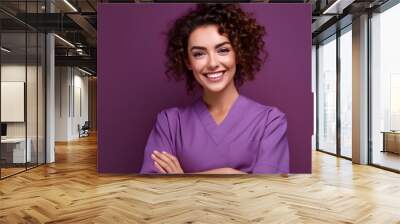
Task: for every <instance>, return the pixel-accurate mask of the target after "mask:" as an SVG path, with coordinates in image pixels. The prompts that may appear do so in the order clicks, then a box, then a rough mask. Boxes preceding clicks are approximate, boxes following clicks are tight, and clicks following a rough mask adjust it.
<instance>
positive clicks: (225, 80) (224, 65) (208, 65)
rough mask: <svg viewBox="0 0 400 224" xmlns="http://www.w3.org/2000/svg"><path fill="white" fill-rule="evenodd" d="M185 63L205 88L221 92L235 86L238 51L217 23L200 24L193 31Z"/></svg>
mask: <svg viewBox="0 0 400 224" xmlns="http://www.w3.org/2000/svg"><path fill="white" fill-rule="evenodd" d="M186 64H187V67H188V68H189V69H190V70H192V71H193V75H194V77H195V79H196V80H197V82H198V83H199V84H200V85H201V86H202V87H203V89H204V90H205V91H211V92H220V91H222V90H224V89H225V88H226V87H227V86H229V85H233V78H234V75H235V72H236V59H235V52H234V50H233V47H232V45H231V43H230V41H229V39H228V38H227V37H226V36H224V35H220V34H219V33H218V26H216V25H206V26H201V27H198V28H196V29H195V30H194V31H193V32H192V33H191V34H190V36H189V41H188V61H187V63H186Z"/></svg>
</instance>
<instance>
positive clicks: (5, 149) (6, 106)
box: [0, 32, 31, 177]
mask: <svg viewBox="0 0 400 224" xmlns="http://www.w3.org/2000/svg"><path fill="white" fill-rule="evenodd" d="M25 38H26V35H25V33H22V32H21V33H2V34H1V45H2V47H3V48H4V47H6V48H7V49H9V51H8V52H6V51H2V52H1V87H0V88H1V123H2V124H3V125H6V133H5V134H4V135H3V137H2V140H1V161H2V162H1V175H2V177H5V176H9V175H12V174H15V173H18V172H21V171H23V170H25V165H26V164H25V163H26V162H27V161H28V162H29V161H30V159H31V151H30V147H29V144H28V145H27V144H26V139H25V138H26V120H25V91H26V79H25V77H26V52H25V49H26V48H25V47H26V44H25ZM27 149H28V150H27Z"/></svg>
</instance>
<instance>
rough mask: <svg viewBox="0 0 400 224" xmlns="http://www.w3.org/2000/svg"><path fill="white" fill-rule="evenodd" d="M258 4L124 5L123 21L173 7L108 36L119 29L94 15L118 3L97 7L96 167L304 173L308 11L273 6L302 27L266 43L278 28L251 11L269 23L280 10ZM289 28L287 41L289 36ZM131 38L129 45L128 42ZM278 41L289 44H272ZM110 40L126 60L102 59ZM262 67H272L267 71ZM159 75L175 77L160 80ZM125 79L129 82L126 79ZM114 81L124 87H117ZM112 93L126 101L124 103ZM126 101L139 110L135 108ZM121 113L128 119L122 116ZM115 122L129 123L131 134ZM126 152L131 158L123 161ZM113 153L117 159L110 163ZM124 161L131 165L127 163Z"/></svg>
mask: <svg viewBox="0 0 400 224" xmlns="http://www.w3.org/2000/svg"><path fill="white" fill-rule="evenodd" d="M122 5H123V4H122ZM135 5H136V4H135ZM259 5H260V8H261V9H260V8H257V7H254V4H251V5H247V6H246V4H241V5H238V4H197V5H195V4H168V5H162V4H151V5H148V4H147V5H146V4H139V6H136V7H135V6H133V5H129V6H130V7H131V8H135V10H133V11H134V12H135V13H134V14H133V15H132V11H130V14H131V15H130V16H131V17H132V18H130V21H143V18H144V17H146V16H145V15H146V14H147V15H148V14H156V13H155V12H156V11H158V10H159V9H160V8H165V7H170V8H169V9H173V8H175V9H176V8H178V9H179V10H177V12H176V13H175V15H176V17H175V18H174V19H172V20H171V18H172V17H169V19H166V17H168V16H164V18H159V19H154V20H153V21H152V24H151V25H150V26H149V25H148V24H147V26H146V24H143V22H142V23H141V24H139V22H134V23H135V25H136V27H135V31H136V32H134V34H133V35H118V33H121V32H122V30H118V29H117V28H115V27H113V26H112V23H111V21H109V19H104V18H110V17H109V16H112V15H111V14H112V13H111V12H112V11H113V10H112V9H114V10H115V9H116V8H118V7H119V6H117V5H114V4H105V5H100V10H99V15H100V17H99V25H100V27H99V33H100V35H99V58H100V59H99V65H98V66H99V70H100V71H102V72H99V74H100V75H99V78H98V88H99V89H98V91H99V94H98V97H99V99H98V101H99V102H101V103H99V109H100V110H99V124H102V125H100V127H101V126H102V127H103V128H100V130H99V134H98V136H99V141H98V142H99V160H98V161H99V164H98V167H99V171H100V172H112V173H116V172H118V173H121V172H123V173H124V172H140V173H141V174H184V173H185V174H276V173H309V172H311V155H310V152H311V134H312V95H311V94H310V90H311V74H310V73H311V69H310V65H311V61H310V58H311V57H309V58H308V56H310V55H311V54H310V51H311V31H310V25H309V22H310V21H307V19H310V18H311V17H310V16H309V15H307V13H310V15H311V10H310V7H309V5H304V4H294V5H297V8H296V7H293V6H289V5H280V4H278V6H279V7H280V9H281V10H280V11H281V13H282V10H283V12H285V10H286V11H287V13H288V14H289V13H290V14H291V15H292V16H293V21H296V23H297V24H295V25H297V26H298V25H303V27H294V26H295V25H293V24H286V25H283V26H282V29H284V30H283V31H280V32H282V33H281V34H280V35H282V34H289V36H285V37H286V38H281V39H277V38H274V39H273V40H271V39H270V40H268V38H267V37H269V36H273V35H272V34H273V32H276V31H278V30H279V29H278V28H275V27H274V26H271V25H268V24H266V21H270V20H265V18H264V19H263V17H261V19H260V15H262V13H260V12H267V11H268V12H269V14H270V15H269V16H270V17H271V18H272V17H274V18H276V19H279V18H285V17H283V15H285V13H283V15H280V14H279V13H274V11H273V10H272V8H274V7H275V9H277V7H276V6H272V5H267V4H259ZM291 5H292V4H291ZM120 6H121V5H120ZM124 7H125V9H124V10H123V9H122V8H120V9H119V11H118V16H117V14H114V15H115V16H116V17H120V19H121V20H122V18H123V19H124V20H126V19H127V18H128V12H129V10H128V11H126V5H124ZM246 7H247V10H245V8H246ZM248 8H252V9H253V10H249V9H248ZM139 9H140V10H139ZM265 9H268V10H265ZM166 10H167V11H170V12H171V11H173V10H168V9H166ZM278 11H279V10H278ZM115 12H116V11H115ZM110 13H111V14H110ZM107 14H108V17H106V15H107ZM267 14H268V13H267ZM271 14H272V15H271ZM159 16H160V17H163V16H162V15H160V14H159ZM139 18H141V19H142V20H140V19H139ZM148 18H149V17H148ZM287 18H288V17H287V15H286V20H288V19H287ZM299 18H301V19H299ZM138 19H139V20H138ZM165 20H167V21H169V22H170V23H169V26H165V22H163V21H165ZM298 21H301V22H300V23H299V22H298ZM289 22H290V21H289ZM163 23H164V25H162V24H163ZM267 28H268V29H267ZM285 28H286V29H285ZM304 29H305V30H304ZM144 30H145V31H147V33H146V34H143V33H145V32H143V31H144ZM157 30H158V31H157ZM160 30H162V32H160ZM300 30H301V31H300ZM266 31H267V32H266ZM308 31H310V32H309V33H307V32H308ZM110 32H112V33H113V36H114V37H113V38H114V39H115V37H118V38H119V40H118V41H114V42H113V46H112V47H111V46H110V44H109V41H108V40H110V39H112V38H111V35H108V34H109V33H110ZM125 32H126V31H125ZM157 32H160V33H163V35H162V36H161V37H162V39H161V40H157V41H154V42H152V41H151V38H150V40H149V39H147V42H144V41H141V40H140V39H141V36H143V40H144V39H146V38H145V36H146V35H147V37H151V36H152V35H150V34H149V33H157ZM106 33H107V34H106ZM266 33H267V34H266ZM294 33H296V34H297V39H296V38H293V35H292V36H290V34H294ZM102 34H104V35H102ZM133 36H134V37H135V39H136V41H134V42H133V41H132V40H130V39H129V37H133ZM278 36H279V35H278ZM285 39H288V40H292V41H294V43H290V42H288V43H286V42H280V41H285ZM154 40H156V39H154ZM307 41H309V42H307ZM132 42H133V43H132ZM269 44H271V47H269V48H268V46H269ZM272 44H273V46H272ZM115 45H118V46H124V45H126V46H125V47H121V48H119V53H120V54H127V55H128V54H129V55H130V57H129V56H127V57H124V58H121V57H120V58H119V60H118V61H117V60H115V61H114V63H111V62H110V60H111V61H113V60H112V58H113V52H116V51H115V50H114V48H115V47H116V46H115ZM285 45H286V46H285ZM159 46H161V47H159ZM159 48H161V49H162V48H163V49H165V52H166V54H165V55H166V56H164V57H163V58H162V55H161V56H156V53H154V54H153V53H152V52H154V51H155V49H159ZM307 48H308V49H307ZM132 51H134V52H135V53H136V55H141V58H140V59H139V57H138V56H136V57H137V59H134V60H129V59H132V55H135V54H133V53H132ZM121 52H122V53H121ZM124 52H126V53H124ZM141 52H146V53H143V54H140V53H141ZM266 52H268V57H266V55H267V53H266ZM285 52H290V54H284V53H285ZM280 53H283V55H280ZM103 55H107V56H103ZM299 56H300V57H299ZM114 57H115V55H114ZM296 57H297V59H298V60H299V61H298V62H295V61H292V62H291V66H282V65H283V64H282V59H284V58H287V59H289V60H290V59H292V60H293V59H296ZM102 58H108V61H106V60H103V59H102ZM128 58H129V59H128ZM145 58H147V59H148V60H145ZM150 58H151V59H150ZM159 59H161V60H159ZM265 59H267V60H265ZM277 59H280V60H277ZM268 63H269V64H268ZM307 63H308V64H307ZM110 64H113V66H110ZM126 64H131V65H132V64H133V65H134V68H135V69H134V71H131V72H130V73H127V72H125V71H124V70H123V69H121V67H123V68H127V67H126ZM157 64H158V65H157ZM163 64H164V65H165V66H164V67H162V66H161V65H163ZM111 68H114V69H111ZM271 68H275V69H276V71H278V72H276V71H271V70H268V69H271ZM156 69H157V70H156ZM155 70H156V71H157V72H155ZM162 70H164V72H162ZM159 71H161V72H159ZM294 72H296V74H294ZM308 72H309V74H308ZM111 73H112V75H110V74H111ZM155 73H156V74H155ZM159 73H162V74H166V76H165V77H168V78H169V79H171V78H172V79H175V80H176V81H178V82H176V83H174V82H168V83H166V82H165V81H164V80H163V79H162V78H161V76H160V75H162V74H159ZM267 75H268V76H267ZM130 77H132V78H130ZM133 77H135V78H133ZM130 79H132V82H130V84H131V85H133V86H132V87H128V86H129V85H128V84H126V83H128V82H129V80H130ZM266 80H267V81H266ZM292 82H294V83H292ZM113 83H118V85H119V87H117V88H115V86H116V85H114V87H113ZM157 83H158V84H157ZM162 83H164V84H162ZM174 85H175V87H173V86H174ZM298 85H300V86H298ZM122 86H126V87H128V89H126V90H123V88H121V87H122ZM145 86H147V87H148V88H145ZM133 87H135V88H133ZM171 87H172V88H171ZM182 87H183V88H182ZM246 88H247V89H246ZM285 88H286V90H284V89H285ZM106 90H108V91H106ZM185 91H186V93H187V94H185ZM110 95H112V96H110ZM116 98H119V99H122V100H128V99H130V100H129V102H128V103H127V104H125V105H124V104H123V103H122V102H118V101H116V100H115V99H116ZM132 102H137V103H138V104H139V105H140V106H137V107H135V106H133V105H132ZM152 102H154V103H152ZM299 103H300V105H299ZM301 107H303V108H301ZM110 108H112V109H110ZM122 117H125V118H128V119H125V121H124V120H122V119H123V118H122ZM124 122H127V123H130V124H128V125H129V126H130V129H131V130H129V128H128V127H125V124H124ZM307 122H309V123H307ZM292 123H293V124H292ZM111 129H114V130H119V131H120V134H121V135H122V136H123V137H120V136H118V135H115V134H113V133H112V132H110V130H111ZM300 129H301V130H300ZM132 130H133V131H132ZM146 133H147V134H146ZM138 136H139V137H138ZM139 138H140V139H139ZM135 139H137V141H136V140H135ZM121 141H123V142H124V143H121ZM141 147H142V149H141V150H140V148H141ZM143 149H144V150H143ZM121 154H122V155H123V156H121ZM129 155H131V156H132V157H133V159H132V158H128V156H129ZM299 155H300V156H299ZM115 156H116V157H118V158H120V159H119V160H120V161H118V160H117V159H111V157H114V158H115ZM138 158H139V159H138ZM132 160H133V161H140V160H141V162H140V163H139V162H133V165H132V164H129V161H132ZM121 162H122V164H121ZM132 167H133V168H132Z"/></svg>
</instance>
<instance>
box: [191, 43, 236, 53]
mask: <svg viewBox="0 0 400 224" xmlns="http://www.w3.org/2000/svg"><path fill="white" fill-rule="evenodd" d="M225 44H231V43H230V42H229V41H225V42H222V43H219V44H217V45H215V48H219V47H221V46H224V45H225ZM195 49H199V50H207V48H206V47H200V46H193V47H191V48H190V50H191V51H192V50H195Z"/></svg>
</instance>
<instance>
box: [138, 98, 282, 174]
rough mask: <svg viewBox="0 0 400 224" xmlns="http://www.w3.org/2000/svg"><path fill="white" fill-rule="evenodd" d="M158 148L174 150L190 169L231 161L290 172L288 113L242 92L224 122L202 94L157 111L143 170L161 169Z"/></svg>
mask: <svg viewBox="0 0 400 224" xmlns="http://www.w3.org/2000/svg"><path fill="white" fill-rule="evenodd" d="M154 150H158V151H166V152H168V153H170V154H172V155H174V156H175V157H176V158H177V159H178V160H179V163H180V165H181V167H182V169H183V171H184V172H185V173H194V172H202V171H207V170H211V169H217V168H225V167H230V168H234V169H237V170H241V171H244V172H246V173H254V174H271V173H289V144H288V139H287V122H286V117H285V114H284V113H282V112H281V111H280V110H278V109H277V108H275V107H270V106H265V105H262V104H260V103H257V102H255V101H253V100H251V99H249V98H247V97H245V96H243V95H239V97H238V98H237V99H236V100H235V102H234V104H233V105H232V107H231V109H230V111H229V113H228V115H227V116H226V117H225V119H224V121H223V122H222V123H220V124H219V125H218V124H217V123H216V122H215V121H214V119H213V118H212V116H211V114H210V112H209V111H208V109H207V105H206V104H205V102H204V101H203V99H202V98H201V97H200V98H199V99H197V100H196V101H195V102H194V103H193V104H192V105H190V106H186V107H174V108H170V109H166V110H163V111H161V112H160V113H159V114H158V115H157V121H156V124H155V125H154V127H153V129H152V131H151V133H150V136H149V138H148V141H147V145H146V147H145V153H144V160H143V165H142V169H141V171H140V173H142V174H145V173H160V172H159V171H158V170H157V168H156V167H155V166H154V162H153V160H152V159H151V154H152V152H153V151H154Z"/></svg>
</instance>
